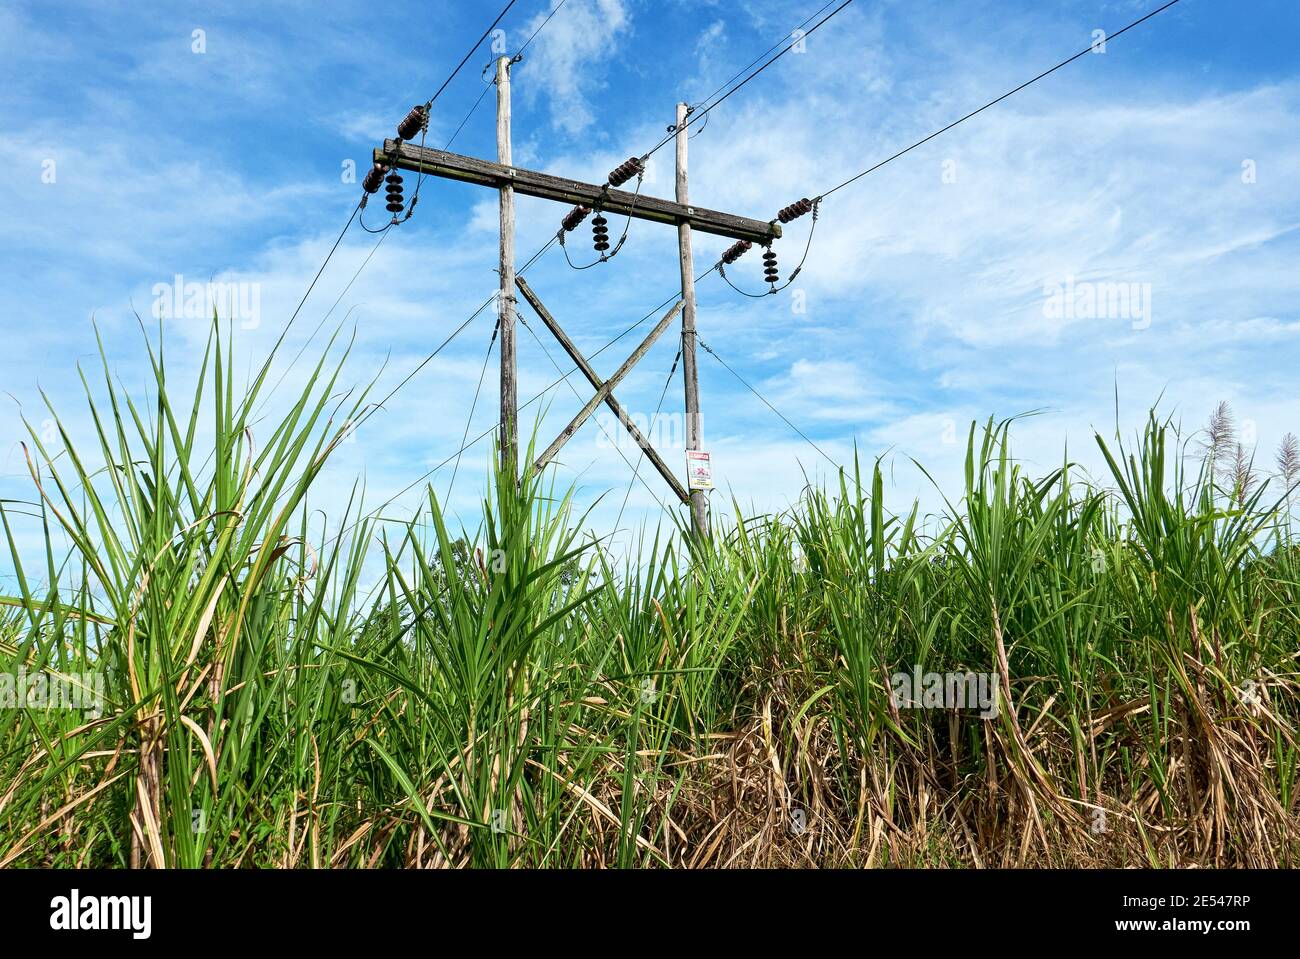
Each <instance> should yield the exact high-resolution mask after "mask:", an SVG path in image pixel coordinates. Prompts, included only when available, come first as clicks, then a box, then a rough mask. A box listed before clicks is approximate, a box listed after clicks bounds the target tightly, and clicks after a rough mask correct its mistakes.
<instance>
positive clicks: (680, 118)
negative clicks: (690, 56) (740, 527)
mask: <svg viewBox="0 0 1300 959" xmlns="http://www.w3.org/2000/svg"><path fill="white" fill-rule="evenodd" d="M686 118H687V105H686V104H685V103H679V104H677V202H678V203H680V204H681V205H682V206H685V207H688V208H689V207H690V190H689V189H688V187H687V183H686V144H687V142H688V140H689V136H688V134H687V132H686ZM677 247H678V254H679V257H680V259H681V268H682V303H683V306H682V378H683V379H684V380H685V382H686V449H687V450H698V449H699V448H700V445H701V441H702V437H701V435H700V434H701V430H700V380H699V370H698V368H697V367H696V364H695V340H696V334H695V258H694V256H693V255H692V253H691V225H690V223H686V222H682V223H679V224H678V225H677ZM691 519H692V521H693V522H694V524H695V529H696V531H697V532H698V533H699V534H700V535H701V536H707V535H708V533H709V500H708V495H707V494H706V493H705V491H704V490H699V489H693V490H691Z"/></svg>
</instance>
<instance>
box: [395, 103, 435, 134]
mask: <svg viewBox="0 0 1300 959" xmlns="http://www.w3.org/2000/svg"><path fill="white" fill-rule="evenodd" d="M428 122H429V115H428V114H427V113H425V111H424V107H423V106H421V105H419V104H416V105H415V106H413V107H411V112H410V113H408V114H407V115H406V116H404V117H403V118H402V122H401V123H399V124H398V125H397V135H398V136H399V137H401V138H402V139H403V140H413V139H414V138H415V137H416V135H417V134H419V133H420V132H421V131H423V130H424V125H425V124H426V123H428Z"/></svg>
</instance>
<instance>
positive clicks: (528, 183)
mask: <svg viewBox="0 0 1300 959" xmlns="http://www.w3.org/2000/svg"><path fill="white" fill-rule="evenodd" d="M375 162H376V163H390V164H394V165H396V166H397V168H398V169H400V170H407V171H410V172H412V173H424V174H427V175H429V176H437V177H443V178H445V179H448V180H460V181H462V182H465V183H477V184H479V185H480V186H489V187H494V188H500V187H502V186H505V185H513V186H514V188H515V193H518V194H522V195H524V196H535V197H540V198H542V199H543V200H556V201H558V202H561V203H573V204H582V205H583V206H588V207H597V206H599V207H600V208H601V209H602V210H604V211H605V212H607V213H616V214H619V215H623V216H626V215H631V216H633V217H635V218H637V219H639V220H653V221H655V222H656V223H668V224H672V225H674V226H679V225H681V224H683V223H685V224H688V225H689V226H690V227H691V229H692V230H699V231H700V232H701V233H712V234H713V235H715V236H725V237H729V238H730V239H733V240H748V241H750V242H751V243H758V244H760V245H761V244H764V243H769V242H771V241H772V240H774V239H779V238H780V236H781V226H780V224H779V223H774V222H773V223H767V222H764V221H763V220H751V219H749V218H748V217H743V216H733V215H732V214H730V213H719V212H718V211H717V210H706V209H704V208H703V207H698V206H685V205H682V204H680V203H673V202H671V201H669V200H661V199H659V198H658V197H653V196H646V195H645V194H641V195H640V196H637V195H635V194H632V193H628V192H627V191H625V190H613V189H605V188H604V187H600V186H597V185H595V184H593V183H582V182H580V181H578V180H569V179H566V178H564V177H558V176H551V175H550V174H549V173H538V172H536V171H534V170H525V169H522V168H521V167H511V166H504V165H502V164H500V163H491V162H489V161H487V160H479V159H476V158H474V157H467V156H461V155H460V154H458V153H447V152H445V151H443V150H434V149H432V148H430V147H421V146H417V145H415V144H411V143H405V142H402V141H400V140H385V141H384V146H383V149H376V150H375Z"/></svg>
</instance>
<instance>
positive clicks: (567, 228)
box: [560, 206, 591, 233]
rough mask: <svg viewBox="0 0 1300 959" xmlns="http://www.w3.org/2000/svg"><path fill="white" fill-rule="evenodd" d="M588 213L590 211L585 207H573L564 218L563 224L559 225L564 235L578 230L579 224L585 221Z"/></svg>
mask: <svg viewBox="0 0 1300 959" xmlns="http://www.w3.org/2000/svg"><path fill="white" fill-rule="evenodd" d="M590 213H591V210H590V209H589V208H587V207H585V206H575V207H574V208H573V209H572V210H570V211H569V213H568V215H567V216H565V218H564V220H563V222H562V223H561V224H560V225H561V226H563V227H564V232H565V233H572V232H573V231H574V230H576V229H577V228H578V224H579V223H581V222H582V221H583V220H585V219H587V216H588V215H589V214H590Z"/></svg>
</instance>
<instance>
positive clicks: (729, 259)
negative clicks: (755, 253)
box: [722, 240, 754, 265]
mask: <svg viewBox="0 0 1300 959" xmlns="http://www.w3.org/2000/svg"><path fill="white" fill-rule="evenodd" d="M753 245H754V244H752V243H750V242H749V241H748V240H737V241H736V242H735V243H733V244H732V245H731V246H729V247H727V252H725V253H723V254H722V262H723V263H726V264H728V265H730V264H732V263H735V262H736V261H737V260H739V259H740V258H741V257H742V256H744V255H745V254H746V253H748V252H749V248H750V247H752V246H753Z"/></svg>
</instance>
